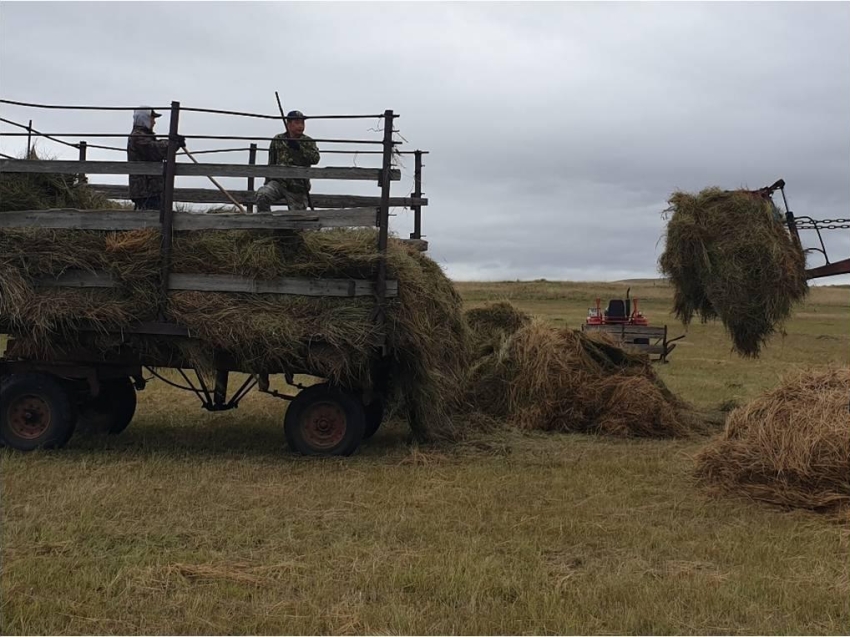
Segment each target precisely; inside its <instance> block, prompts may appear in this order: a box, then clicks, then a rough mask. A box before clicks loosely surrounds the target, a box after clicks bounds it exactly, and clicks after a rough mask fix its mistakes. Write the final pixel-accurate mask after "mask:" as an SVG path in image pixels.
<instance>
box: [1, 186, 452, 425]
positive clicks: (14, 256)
mask: <svg viewBox="0 0 850 637" xmlns="http://www.w3.org/2000/svg"><path fill="white" fill-rule="evenodd" d="M31 177H33V178H32V179H31ZM0 178H2V179H0V197H2V209H0V215H2V212H6V211H12V210H19V209H22V208H23V209H45V208H52V207H69V208H78V209H87V208H100V207H108V208H113V207H116V208H117V207H119V206H117V205H115V204H114V203H113V202H108V200H105V199H103V200H102V199H98V198H97V197H96V196H95V195H94V194H92V193H91V191H90V190H89V189H88V188H86V186H85V184H84V183H83V182H81V181H79V180H76V181H74V180H72V181H68V180H66V179H64V178H62V177H56V176H54V175H46V176H44V175H36V176H30V175H17V174H9V173H4V174H3V175H0ZM54 178H55V179H54ZM23 195H26V197H24V196H23ZM1 222H2V219H0V324H2V325H3V326H4V327H5V328H6V329H8V330H9V331H10V332H12V333H13V334H15V335H16V339H15V340H14V341H13V347H12V348H11V353H13V354H14V355H18V356H30V357H37V358H44V357H49V356H55V355H59V354H62V353H67V352H68V351H70V350H72V349H73V348H74V347H77V346H81V345H83V346H86V347H88V348H90V349H95V350H96V351H100V352H102V353H103V355H104V356H106V355H108V354H109V353H110V352H114V351H117V350H118V349H119V348H120V347H121V346H122V345H127V344H129V345H131V346H132V347H133V348H134V349H135V350H136V351H138V352H140V353H142V355H144V356H147V357H149V359H150V360H155V361H160V364H165V363H166V362H168V363H173V362H178V361H180V360H188V361H189V362H191V363H193V364H196V365H198V366H199V367H200V368H201V370H202V372H209V371H210V369H211V367H212V360H213V352H214V351H215V350H223V351H225V352H226V353H229V354H230V355H232V356H233V357H234V358H235V359H236V360H237V361H238V362H239V363H240V364H241V368H242V369H243V370H244V371H248V372H260V371H284V370H286V371H292V372H293V373H309V374H313V375H316V376H321V377H324V378H328V379H331V380H335V381H338V382H340V383H341V384H343V385H346V386H349V387H355V388H363V389H368V388H370V387H373V386H374V384H375V382H376V381H377V379H376V378H374V377H373V376H374V371H375V365H374V363H375V355H376V351H377V350H376V347H377V346H378V345H379V336H380V335H379V333H378V330H377V328H376V326H375V321H374V317H373V312H374V310H375V302H374V299H372V298H366V297H364V298H357V299H340V298H317V297H298V296H282V295H262V294H225V293H209V294H207V293H198V292H183V291H180V292H177V291H175V292H172V293H170V294H169V296H168V302H167V307H166V310H167V314H168V316H169V317H170V318H172V319H174V320H177V321H178V322H180V323H182V324H183V325H185V326H186V327H188V328H189V330H190V333H192V334H193V335H196V336H197V337H198V338H197V339H195V340H187V339H184V340H174V339H168V340H166V339H158V338H155V337H142V336H127V335H125V336H124V337H123V338H121V337H116V336H114V335H107V334H105V333H104V332H105V331H107V330H110V331H115V330H120V329H121V328H122V327H125V326H127V325H128V324H130V323H133V322H135V321H137V320H152V319H155V318H156V314H157V304H158V300H159V298H158V290H159V285H158V281H159V272H160V268H159V253H160V233H159V231H158V230H157V229H143V230H132V231H127V232H96V231H60V230H46V229H11V228H3V227H2V223H1ZM303 238H304V241H303V242H301V243H300V245H299V246H298V247H297V248H293V247H292V246H291V245H285V244H282V243H281V242H280V241H279V240H278V238H277V237H276V236H275V233H273V232H270V231H236V230H230V231H202V232H191V233H189V232H177V233H175V234H174V243H173V259H172V269H173V271H175V272H183V273H206V274H230V275H240V276H245V277H251V278H258V279H269V278H276V277H304V278H313V277H316V278H319V277H322V278H343V279H345V278H358V279H374V278H375V272H376V267H377V264H378V260H379V254H378V251H377V248H376V247H377V232H376V231H374V230H332V231H327V232H326V231H322V232H307V233H304V235H303ZM69 269H74V270H83V271H88V272H98V271H107V272H109V273H111V274H112V275H113V277H114V278H115V280H116V281H117V282H118V287H116V288H112V289H92V290H79V289H69V288H61V289H45V288H40V287H39V286H38V285H37V279H38V278H39V277H43V276H46V277H55V276H57V275H60V274H62V273H63V272H65V271H66V270H69ZM387 276H388V278H391V279H397V280H398V281H399V295H398V297H397V298H395V299H390V300H388V303H387V308H386V309H387V346H388V352H389V358H388V360H389V379H390V381H389V382H390V385H389V387H388V388H387V389H388V392H389V395H388V396H387V398H388V400H389V403H390V405H389V406H390V409H391V410H394V411H395V410H398V409H401V410H402V413H404V414H405V415H407V417H408V419H409V421H410V424H411V427H412V428H413V429H414V432H415V433H416V434H417V435H418V437H419V438H420V439H427V438H433V437H441V436H450V435H452V431H453V425H452V422H451V420H450V417H449V416H450V411H451V408H452V407H453V405H454V397H455V396H456V394H457V387H458V386H459V384H460V379H461V378H462V374H463V370H464V368H465V366H466V364H467V362H468V349H467V348H468V328H467V327H466V323H465V322H464V320H463V314H462V311H461V305H462V301H461V298H460V296H459V295H458V294H457V292H456V291H455V289H454V287H453V286H452V284H451V282H450V281H449V280H448V278H447V277H446V276H445V274H444V273H443V271H442V269H441V268H440V267H439V266H438V265H437V264H436V263H434V262H433V261H432V260H430V259H429V258H428V257H427V256H425V255H423V254H420V253H419V252H417V251H414V250H411V249H409V248H407V247H406V246H405V245H404V244H403V243H402V242H400V241H397V240H395V239H392V238H391V240H390V245H389V251H388V254H387ZM83 322H87V323H89V324H91V325H93V326H94V327H96V328H98V329H99V330H100V333H97V332H95V333H92V332H88V333H84V332H81V331H80V330H79V327H80V325H81V324H82V323H83ZM317 343H318V344H317Z"/></svg>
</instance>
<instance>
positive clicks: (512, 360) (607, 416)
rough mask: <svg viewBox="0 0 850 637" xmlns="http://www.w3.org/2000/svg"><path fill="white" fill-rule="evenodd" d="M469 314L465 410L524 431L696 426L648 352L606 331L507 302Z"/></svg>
mask: <svg viewBox="0 0 850 637" xmlns="http://www.w3.org/2000/svg"><path fill="white" fill-rule="evenodd" d="M467 317H468V322H469V323H470V327H471V329H472V331H473V342H474V343H475V344H476V351H477V352H478V358H477V360H476V361H475V362H474V363H473V364H472V365H471V367H470V370H469V372H468V376H467V383H466V387H467V389H466V397H465V398H466V406H467V408H468V409H469V410H472V411H477V412H480V413H483V414H486V415H488V416H490V417H492V418H496V419H500V420H504V421H505V422H507V423H509V424H511V425H513V426H516V427H519V428H522V429H530V430H544V431H563V432H584V433H597V434H605V435H614V436H628V437H659V438H666V437H684V436H688V435H690V434H692V433H694V432H697V431H700V430H701V429H702V423H701V422H700V420H699V419H698V418H697V417H696V416H695V414H694V413H693V411H692V409H691V408H690V406H689V405H687V404H686V403H684V402H683V401H682V400H680V399H679V398H677V397H676V396H675V395H674V394H673V393H672V392H671V391H670V390H669V389H668V388H667V387H666V386H665V385H664V383H663V382H662V381H661V380H660V379H659V378H658V376H657V375H656V374H655V372H654V371H653V369H652V366H651V363H650V361H649V359H648V357H647V356H645V355H643V354H641V353H638V352H633V351H626V350H624V349H623V348H621V347H620V346H619V345H618V344H617V343H616V342H614V341H613V340H612V339H611V338H610V337H609V336H608V335H604V334H597V333H594V334H593V335H592V336H589V335H587V334H585V333H583V332H580V331H577V330H572V329H569V328H556V327H552V326H551V325H549V324H547V323H545V322H544V321H542V320H540V319H537V318H533V317H531V316H529V315H527V314H525V313H524V312H521V311H520V310H518V309H516V308H514V307H513V306H512V305H510V304H509V303H497V304H494V305H492V306H490V307H484V308H476V309H474V310H469V311H468V312H467Z"/></svg>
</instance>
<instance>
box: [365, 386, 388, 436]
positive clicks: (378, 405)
mask: <svg viewBox="0 0 850 637" xmlns="http://www.w3.org/2000/svg"><path fill="white" fill-rule="evenodd" d="M363 412H364V414H365V416H366V428H365V429H364V430H363V440H369V438H371V437H372V436H374V435H375V434H376V433H377V432H378V429H379V428H380V427H381V423H382V422H384V400H383V398H381V397H379V396H375V397H374V398H373V399H372V402H371V403H369V404H368V405H365V406H364V407H363Z"/></svg>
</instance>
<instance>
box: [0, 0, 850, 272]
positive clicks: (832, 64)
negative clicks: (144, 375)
mask: <svg viewBox="0 0 850 637" xmlns="http://www.w3.org/2000/svg"><path fill="white" fill-rule="evenodd" d="M848 33H850V4H848V3H814V2H806V3H784V2H783V3H767V2H764V3H752V4H743V3H726V2H723V3H704V4H703V3H691V2H687V3H644V2H640V3H638V2H635V3H609V2H598V3H578V2H576V3H572V2H569V3H548V2H547V3H533V2H522V3H482V2H474V3H420V2H416V3H408V2H403V3H401V2H400V3H356V2H345V3H326V2H321V3H318V2H314V3H288V2H262V3H254V2H186V3H180V2H169V3H152V2H151V3H132V2H127V3H124V2H121V3H100V2H99V3H72V2H68V3H65V2H63V3H47V2H27V3H21V2H3V3H2V5H0V96H2V97H3V98H4V99H11V100H21V101H31V102H40V103H49V104H97V105H115V106H126V105H136V104H151V105H154V106H165V105H167V104H169V103H170V102H171V101H172V100H178V101H180V102H181V104H182V105H183V106H195V107H199V106H200V107H207V108H221V109H228V110H246V111H252V112H261V113H268V114H272V113H274V112H275V111H276V104H275V101H274V91H275V90H277V91H279V92H280V94H281V96H282V98H283V101H284V107H285V108H286V109H287V110H289V109H294V108H297V109H300V110H302V111H303V112H305V113H306V114H308V115H309V114H351V113H365V114H368V113H379V112H383V111H384V110H385V109H388V108H389V109H394V110H395V111H396V112H397V113H399V114H400V115H401V117H400V119H399V120H398V124H397V127H398V129H399V131H400V134H401V135H402V136H403V137H404V139H406V140H407V141H408V142H409V143H408V144H405V145H404V147H405V148H407V149H414V148H421V149H423V150H428V151H430V153H431V154H430V155H428V156H427V157H426V160H425V164H426V166H425V169H424V187H423V190H424V191H425V194H426V196H427V197H428V198H429V200H430V205H429V206H428V207H427V208H426V209H425V210H424V233H425V234H426V235H427V239H428V240H429V242H430V251H429V254H430V256H431V257H433V258H434V259H436V260H437V261H438V262H439V263H440V264H441V265H442V266H443V267H444V268H445V269H446V271H447V273H448V274H449V275H450V276H452V277H453V278H455V279H467V280H468V279H488V280H504V279H534V278H547V279H570V280H618V279H623V278H637V277H653V276H657V259H658V256H659V254H660V252H661V250H662V247H663V246H662V242H661V241H659V240H660V239H661V237H662V235H663V231H664V220H663V219H662V216H661V212H662V210H663V209H664V208H665V207H666V200H667V198H668V197H669V195H670V194H671V193H672V192H673V191H675V190H677V189H684V190H689V191H696V190H699V189H701V188H703V187H706V186H712V185H716V186H720V187H723V188H736V187H741V186H744V187H750V188H757V187H761V186H765V185H768V184H770V183H773V182H774V181H775V180H776V179H778V178H780V177H781V178H784V179H785V180H786V182H787V194H788V197H789V203H790V204H791V207H792V209H793V210H794V211H795V212H796V213H797V214H799V215H810V216H813V217H815V218H837V217H840V218H848V217H850V205H848V202H850V37H849V36H848ZM0 114H2V116H3V117H5V118H7V119H11V120H15V121H23V122H26V120H28V119H30V118H32V119H33V125H34V126H35V127H36V128H39V129H40V130H42V131H45V132H66V131H73V132H103V133H109V132H118V133H126V132H128V131H129V128H130V122H131V115H130V114H129V113H120V112H113V113H92V112H87V111H75V112H58V111H49V110H37V111H33V110H30V109H24V108H19V107H14V106H8V105H0ZM375 127H376V122H375V121H374V120H355V121H349V122H341V121H336V120H325V121H322V120H314V121H309V122H308V123H307V133H308V134H310V135H312V136H314V137H325V138H329V137H332V138H338V137H347V138H374V139H379V138H380V133H378V132H376V131H374V130H370V129H374V128H375ZM0 130H3V131H10V130H12V128H10V127H9V126H8V125H6V124H2V125H0ZM157 130H158V131H159V132H167V117H163V118H162V119H161V120H160V124H159V127H158V129H157ZM181 132H183V133H186V134H189V133H204V134H232V135H258V136H271V135H273V134H276V133H277V132H279V127H277V126H276V124H275V122H272V121H263V120H250V119H243V118H233V117H222V116H212V115H199V114H192V113H186V114H184V116H183V118H182V120H181ZM89 141H95V140H92V139H90V140H89ZM101 143H111V144H115V145H117V146H123V145H124V143H125V140H123V139H115V140H109V142H106V141H104V140H101ZM22 144H23V145H24V146H25V142H24V141H22V140H21V139H20V138H18V139H14V138H8V137H4V138H2V139H0V152H4V153H7V154H15V155H16V154H17V153H18V152H20V149H21V148H22ZM242 144H243V143H241V142H240V143H234V142H226V143H223V144H219V145H216V144H215V143H213V142H200V141H197V142H194V141H193V142H192V144H191V145H190V149H194V150H200V149H202V148H201V147H202V146H203V148H214V147H226V146H229V147H233V146H234V145H236V146H239V145H242ZM244 144H245V145H247V142H246V143H244ZM43 148H44V149H45V150H47V151H48V152H49V153H50V154H52V155H54V156H56V157H69V158H70V157H72V156H73V153H74V151H73V150H71V149H64V150H63V149H62V147H57V146H54V145H52V144H51V145H45V146H43ZM323 148H324V149H330V148H341V147H339V146H331V145H326V146H323ZM211 157H216V158H217V159H215V161H227V162H240V163H241V162H244V161H246V158H247V153H244V152H240V153H235V154H231V155H213V156H211ZM89 158H90V159H113V160H115V159H124V158H125V157H122V155H121V154H120V153H111V152H108V151H91V152H90V153H89ZM208 159H209V157H208ZM261 160H263V161H264V156H263V157H262V159H261ZM354 161H355V160H354V159H353V158H351V157H347V156H344V155H329V154H326V155H324V156H323V159H322V163H321V164H320V165H324V166H327V165H335V166H340V165H353V162H354ZM356 162H357V165H358V166H373V165H377V164H376V162H375V160H374V158H369V157H364V156H360V157H358V158H357V159H356ZM402 170H403V173H404V174H403V179H402V181H401V182H400V183H399V182H397V183H394V185H393V194H394V195H399V196H400V195H403V194H407V193H409V192H410V191H411V190H412V173H413V158H412V157H409V158H407V159H406V160H405V164H404V166H403V168H402ZM92 181H101V182H106V181H110V182H112V183H126V177H123V178H122V177H116V178H109V177H105V176H94V177H93V178H92ZM222 181H223V183H225V184H226V185H227V186H230V187H234V188H237V187H242V188H244V183H245V181H244V180H222ZM178 186H199V187H201V186H204V187H212V186H211V184H209V183H206V184H205V183H204V180H203V179H201V180H200V181H198V180H193V179H189V178H181V180H180V181H179V182H178ZM313 192H350V193H352V194H377V192H378V189H377V188H376V187H375V185H374V184H371V183H358V182H343V183H331V182H321V181H314V183H313ZM398 213H399V214H398V216H397V217H396V218H394V220H393V230H394V231H397V232H398V233H399V234H400V235H403V236H407V233H409V232H410V230H411V228H412V213H410V212H409V211H404V210H399V211H398ZM742 231H746V229H745V228H742ZM803 239H804V242H805V243H807V244H808V245H814V243H813V242H814V241H816V240H817V239H816V236H815V235H814V234H813V233H811V232H806V233H804V235H803ZM826 239H827V241H828V243H827V246H828V248H829V253H830V257H831V259H832V260H837V259H839V258H846V257H848V256H850V231H847V230H843V231H831V232H828V233H827V236H826ZM822 263H823V261H822V258H821V257H818V256H817V255H814V256H813V257H811V259H810V265H812V266H814V265H821V264H822ZM843 278H845V277H842V279H843ZM838 282H841V281H839V280H838V279H835V278H833V279H826V280H824V283H838Z"/></svg>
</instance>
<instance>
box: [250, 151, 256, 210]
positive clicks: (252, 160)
mask: <svg viewBox="0 0 850 637" xmlns="http://www.w3.org/2000/svg"><path fill="white" fill-rule="evenodd" d="M256 163H257V144H255V143H252V144H251V148H250V150H249V151H248V165H249V166H254V165H256ZM248 190H250V191H251V192H253V191H254V178H253V177H248ZM248 212H249V213H252V212H254V204H252V203H249V204H248Z"/></svg>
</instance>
